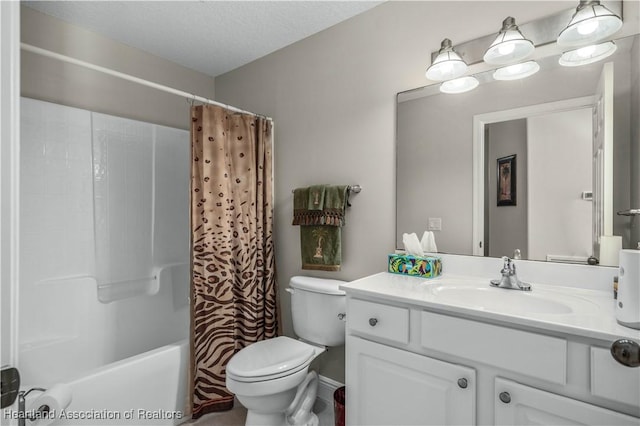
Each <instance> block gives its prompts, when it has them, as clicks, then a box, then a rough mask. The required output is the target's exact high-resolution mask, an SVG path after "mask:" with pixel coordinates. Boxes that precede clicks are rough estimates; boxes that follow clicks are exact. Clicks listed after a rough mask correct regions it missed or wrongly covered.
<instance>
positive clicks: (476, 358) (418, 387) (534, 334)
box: [346, 289, 640, 426]
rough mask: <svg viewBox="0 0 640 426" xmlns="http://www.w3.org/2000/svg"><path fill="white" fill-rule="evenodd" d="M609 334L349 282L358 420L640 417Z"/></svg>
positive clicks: (635, 375)
mask: <svg viewBox="0 0 640 426" xmlns="http://www.w3.org/2000/svg"><path fill="white" fill-rule="evenodd" d="M607 344H609V343H608V342H606V341H602V340H596V339H587V338H585V337H583V336H572V335H569V334H563V333H558V332H554V331H553V330H552V331H549V332H545V330H543V329H528V328H525V327H521V326H520V327H517V326H513V325H512V324H510V323H508V322H500V321H486V320H484V321H483V318H479V319H478V318H473V317H470V316H465V315H461V314H460V312H457V311H455V310H452V311H451V312H449V311H448V310H446V309H435V310H432V309H428V308H425V307H424V306H420V305H419V304H417V303H416V304H415V305H414V304H412V303H411V301H408V302H407V301H402V300H393V299H392V300H388V301H387V300H384V299H382V298H378V297H375V296H372V297H371V298H369V297H368V295H366V294H362V293H358V294H357V295H352V294H349V291H348V289H347V339H346V386H347V397H346V422H347V424H348V425H354V426H356V425H358V426H364V425H390V424H403V425H429V424H434V425H436V424H437V425H447V424H464V425H473V424H496V425H522V424H531V425H533V424H540V425H549V424H563V425H572V424H593V425H635V426H639V425H640V418H639V417H638V416H640V368H628V367H624V366H622V365H616V362H615V361H614V360H613V359H612V358H611V356H610V355H607V353H608V348H607V347H606V345H607Z"/></svg>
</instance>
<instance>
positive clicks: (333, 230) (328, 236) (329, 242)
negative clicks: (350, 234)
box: [300, 225, 342, 271]
mask: <svg viewBox="0 0 640 426" xmlns="http://www.w3.org/2000/svg"><path fill="white" fill-rule="evenodd" d="M300 253H301V256H302V269H312V270H320V271H339V270H340V266H341V264H342V228H340V227H339V226H328V225H317V226H316V225H313V226H301V227H300Z"/></svg>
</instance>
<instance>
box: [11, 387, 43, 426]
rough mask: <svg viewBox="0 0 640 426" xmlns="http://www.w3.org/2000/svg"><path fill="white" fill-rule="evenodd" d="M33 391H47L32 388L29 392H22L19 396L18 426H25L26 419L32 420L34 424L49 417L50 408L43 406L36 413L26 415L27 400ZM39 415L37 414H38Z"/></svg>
mask: <svg viewBox="0 0 640 426" xmlns="http://www.w3.org/2000/svg"><path fill="white" fill-rule="evenodd" d="M33 391H38V392H45V391H46V389H43V388H32V389H29V390H28V391H26V392H25V391H20V393H19V394H18V426H25V425H26V423H27V422H26V419H29V420H31V421H32V422H33V421H35V420H39V419H45V418H47V417H48V416H49V406H48V405H43V406H41V407H38V409H37V410H36V412H35V413H33V414H30V415H27V413H26V407H25V406H26V398H27V395H29V394H30V393H31V392H33ZM36 413H37V414H36Z"/></svg>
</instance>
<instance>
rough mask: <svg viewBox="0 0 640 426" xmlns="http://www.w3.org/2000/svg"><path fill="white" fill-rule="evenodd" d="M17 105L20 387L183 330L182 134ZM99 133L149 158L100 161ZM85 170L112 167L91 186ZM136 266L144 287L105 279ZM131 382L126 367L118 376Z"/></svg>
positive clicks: (56, 378)
mask: <svg viewBox="0 0 640 426" xmlns="http://www.w3.org/2000/svg"><path fill="white" fill-rule="evenodd" d="M21 114H22V122H21V131H22V140H21V150H22V152H21V188H20V189H21V206H20V209H21V211H20V214H21V224H20V225H21V226H20V242H21V245H20V249H21V251H20V260H21V265H20V278H21V288H20V310H19V314H20V318H19V367H20V372H21V375H22V383H23V388H27V387H34V386H37V387H45V388H46V387H50V386H52V385H54V384H56V383H69V382H70V381H74V382H77V381H82V380H81V379H80V377H82V375H83V374H85V373H87V374H89V372H90V371H94V370H95V369H96V368H101V367H103V366H108V365H109V364H111V363H114V362H118V361H121V360H124V359H126V358H128V357H132V356H136V355H138V354H141V353H144V352H146V351H149V350H153V349H155V348H158V347H161V346H164V345H167V344H172V343H174V342H177V341H180V340H182V339H185V338H186V337H187V334H188V327H189V325H188V324H189V316H188V315H189V312H188V311H189V310H188V307H187V306H188V303H187V297H188V288H189V274H188V259H189V255H188V241H189V231H188V226H189V217H188V186H189V183H188V179H189V171H188V170H189V168H188V158H189V151H188V135H187V132H186V131H182V130H175V129H171V128H166V127H161V126H156V125H152V124H149V123H141V122H135V121H133V120H126V119H123V118H118V117H112V116H106V115H102V114H96V113H93V112H90V111H86V110H81V109H77V108H70V107H66V106H62V105H57V104H52V103H48V102H43V101H37V100H33V99H27V98H22V101H21ZM100 129H101V130H100ZM138 137H146V138H147V139H146V140H145V141H142V142H140V141H138V139H137V138H138ZM96 139H99V140H100V141H102V142H101V144H102V145H101V148H100V149H102V150H103V151H102V153H103V154H113V153H114V150H116V151H117V150H118V149H120V148H122V149H123V150H124V151H122V153H126V152H128V151H126V149H125V148H123V146H124V145H126V146H129V147H136V146H138V145H136V144H138V143H140V144H141V146H142V147H143V148H144V153H145V156H146V154H149V158H147V159H145V161H144V162H140V161H135V162H131V163H128V162H127V161H126V158H125V157H127V156H128V154H126V155H123V156H122V157H120V160H119V161H114V160H116V158H114V157H110V162H108V163H103V162H101V161H100V158H94V156H95V154H96V153H95V152H94V151H93V149H92V148H93V147H94V146H93V145H92V141H93V140H96ZM105 149H106V151H105ZM132 149H134V148H132ZM125 151H126V152H125ZM131 159H132V160H133V157H131ZM94 166H95V167H94ZM103 172H104V174H100V173H103ZM94 173H98V174H99V177H105V176H109V180H108V181H103V183H104V186H103V187H102V188H101V189H98V190H97V191H94V182H93V177H94ZM141 174H144V175H145V176H146V178H144V179H142V177H141V176H140V175H141ZM98 186H99V185H98ZM127 194H128V195H127ZM138 194H145V198H144V199H142V198H140V197H138ZM94 195H95V196H96V197H97V199H94ZM94 219H95V220H94ZM96 227H98V228H100V229H99V230H98V231H97V232H96V230H95V228H96ZM103 231H104V232H103ZM129 242H131V244H130V245H128V243H129ZM96 243H98V244H96ZM96 245H99V247H96ZM143 246H144V247H143ZM96 249H98V250H96ZM136 250H138V251H139V253H141V256H140V257H137V256H136V254H137V253H138V251H136ZM97 252H98V253H97ZM100 265H103V266H100ZM138 268H140V270H141V271H142V268H144V275H148V277H154V279H153V280H149V282H148V285H145V286H144V291H137V288H136V287H135V286H133V287H132V288H126V286H123V285H120V286H113V287H114V288H109V285H108V284H109V283H110V282H111V281H112V280H114V279H115V280H117V281H121V280H127V278H131V279H133V280H135V279H136V278H145V277H138V276H137V274H138ZM98 269H100V271H98ZM125 273H126V275H125ZM148 277H146V278H148ZM98 282H99V283H101V284H103V285H105V286H104V287H103V289H102V290H103V291H99V288H98ZM115 287H118V291H117V292H116V291H115ZM105 289H108V291H107V290H105ZM105 291H106V292H105ZM107 296H108V297H107ZM132 296H135V297H132ZM100 300H102V301H103V302H107V301H111V302H110V303H102V302H101V301H100ZM53 366H55V368H54V367H53ZM107 370H108V371H111V370H109V369H107ZM130 371H131V372H133V371H137V370H136V369H132V370H130ZM101 374H103V375H108V374H109V373H106V372H104V373H101ZM140 374H141V376H142V375H144V373H143V372H142V371H141V372H140ZM136 381H137V380H136V379H135V376H134V375H133V374H130V375H129V376H128V378H127V379H126V380H124V381H123V383H126V384H127V385H128V384H130V383H131V382H136ZM113 383H115V382H113ZM121 386H122V385H121ZM101 392H122V389H119V388H114V389H111V390H109V389H101ZM75 402H77V401H76V398H75V396H74V403H75Z"/></svg>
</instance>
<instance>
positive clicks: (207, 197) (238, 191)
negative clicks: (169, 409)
mask: <svg viewBox="0 0 640 426" xmlns="http://www.w3.org/2000/svg"><path fill="white" fill-rule="evenodd" d="M272 126H273V124H272V122H271V121H270V120H267V119H265V118H262V117H256V116H253V115H249V114H239V113H234V112H231V111H229V110H226V109H225V108H222V107H218V106H213V105H203V106H194V107H192V108H191V146H192V158H191V172H192V173H191V230H192V242H191V244H192V252H191V255H192V271H193V272H192V290H191V291H192V298H191V321H192V324H191V356H192V360H191V361H192V362H191V367H192V371H191V384H192V417H193V418H198V417H200V416H202V415H203V414H206V413H209V412H214V411H224V410H228V409H231V408H232V407H233V394H231V393H230V392H229V391H228V390H227V388H226V387H225V368H226V365H227V362H228V361H229V359H230V358H231V356H233V355H234V354H235V353H236V352H237V351H239V350H240V349H242V348H243V347H245V346H247V345H249V344H251V343H254V342H256V341H259V340H264V339H268V338H272V337H275V336H276V335H277V328H278V318H277V292H276V279H275V262H274V254H273V235H272V232H273V204H272V201H273V179H272V144H273V141H272V138H273V136H272Z"/></svg>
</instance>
